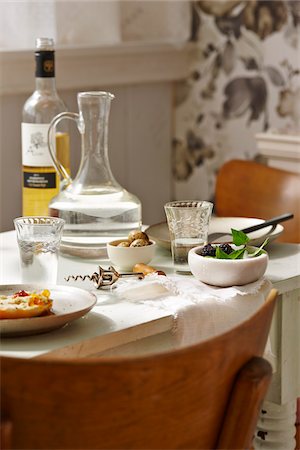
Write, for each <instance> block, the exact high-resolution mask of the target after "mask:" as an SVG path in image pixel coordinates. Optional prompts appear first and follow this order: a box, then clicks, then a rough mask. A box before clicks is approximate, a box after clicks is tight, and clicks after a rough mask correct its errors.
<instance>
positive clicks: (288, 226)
mask: <svg viewBox="0 0 300 450" xmlns="http://www.w3.org/2000/svg"><path fill="white" fill-rule="evenodd" d="M215 203H216V214H217V215H218V216H223V217H224V216H225V217H226V216H227V217H230V216H232V217H257V218H261V219H270V218H271V217H274V216H277V215H280V214H283V213H287V212H291V213H293V214H294V218H293V219H292V220H289V221H287V222H285V223H284V224H283V226H284V233H282V235H281V236H280V237H279V239H278V240H280V241H281V242H300V175H298V174H297V173H293V172H287V171H285V170H280V169H276V168H273V167H268V166H266V165H264V164H260V163H257V162H254V161H244V160H231V161H228V162H227V163H225V164H224V165H223V166H222V167H221V169H220V170H219V173H218V176H217V183H216V197H215Z"/></svg>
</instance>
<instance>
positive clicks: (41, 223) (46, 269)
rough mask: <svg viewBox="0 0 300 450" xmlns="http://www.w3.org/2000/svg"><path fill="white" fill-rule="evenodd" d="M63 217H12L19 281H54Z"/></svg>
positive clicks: (55, 278)
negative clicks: (20, 279) (18, 257)
mask: <svg viewBox="0 0 300 450" xmlns="http://www.w3.org/2000/svg"><path fill="white" fill-rule="evenodd" d="M64 223H65V222H64V220H63V219H58V218H56V217H46V216H45V217H18V218H17V219H14V225H15V229H16V232H17V241H18V245H19V251H20V259H21V276H22V282H25V283H32V282H34V283H48V284H55V283H56V281H57V267H58V252H59V246H60V240H61V236H62V230H63V226H64Z"/></svg>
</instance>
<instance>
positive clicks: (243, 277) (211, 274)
mask: <svg viewBox="0 0 300 450" xmlns="http://www.w3.org/2000/svg"><path fill="white" fill-rule="evenodd" d="M251 248H252V249H253V250H254V249H256V247H251ZM200 249H201V247H195V248H193V249H192V250H190V251H189V255H188V263H189V267H190V270H191V272H192V274H193V275H194V277H196V278H197V280H199V281H202V282H203V283H206V284H210V285H212V286H220V287H228V286H242V285H244V284H248V283H252V282H254V281H256V280H258V279H259V278H261V277H262V276H263V274H264V273H265V271H266V269H267V265H268V260H269V258H268V254H267V253H266V252H263V253H262V254H261V255H259V256H254V257H249V258H244V259H216V258H208V257H205V256H201V255H199V254H198V252H199V251H200Z"/></svg>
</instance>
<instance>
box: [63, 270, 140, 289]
mask: <svg viewBox="0 0 300 450" xmlns="http://www.w3.org/2000/svg"><path fill="white" fill-rule="evenodd" d="M131 276H135V277H138V278H139V279H143V278H144V276H145V275H144V274H143V273H142V272H126V273H119V272H117V271H116V269H115V268H114V267H112V266H110V267H109V268H108V269H103V268H102V267H101V266H98V272H94V273H92V275H69V276H67V277H65V280H66V281H70V280H74V281H78V280H81V281H85V280H90V281H92V282H93V283H94V286H95V287H96V288H97V289H100V288H102V287H106V286H112V285H113V284H115V283H116V282H117V281H118V280H119V279H120V278H124V277H131Z"/></svg>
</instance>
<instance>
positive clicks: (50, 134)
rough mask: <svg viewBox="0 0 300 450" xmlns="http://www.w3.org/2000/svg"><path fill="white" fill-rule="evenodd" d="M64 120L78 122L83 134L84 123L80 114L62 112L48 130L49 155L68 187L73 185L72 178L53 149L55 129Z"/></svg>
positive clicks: (53, 120) (79, 129) (80, 131)
mask: <svg viewBox="0 0 300 450" xmlns="http://www.w3.org/2000/svg"><path fill="white" fill-rule="evenodd" d="M62 119H69V120H74V121H75V122H76V125H77V128H78V131H79V133H81V134H82V133H84V121H83V118H82V116H81V115H80V114H77V113H72V112H62V113H60V114H58V115H57V116H55V117H54V118H53V119H52V121H51V123H50V125H49V130H48V149H49V153H50V156H51V159H52V161H53V164H54V167H55V169H56V170H57V172H58V173H59V174H60V176H61V178H62V180H63V181H64V185H65V186H68V185H69V184H70V183H72V178H71V177H70V175H69V174H68V172H67V170H66V169H65V167H64V166H63V165H62V164H61V162H60V161H59V160H58V159H57V157H56V154H55V150H54V148H53V142H54V133H55V128H56V126H57V125H58V123H59V122H60V121H61V120H62Z"/></svg>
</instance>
